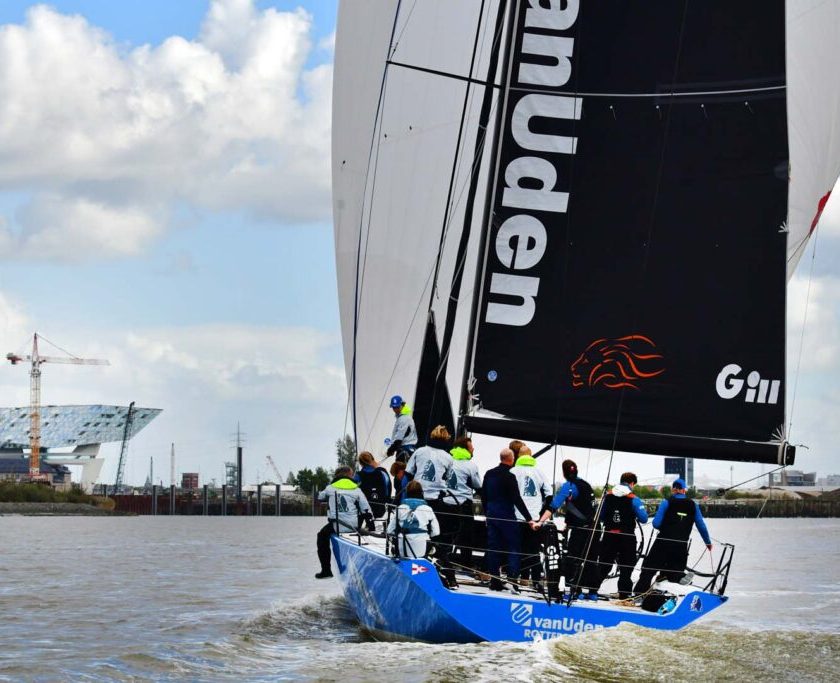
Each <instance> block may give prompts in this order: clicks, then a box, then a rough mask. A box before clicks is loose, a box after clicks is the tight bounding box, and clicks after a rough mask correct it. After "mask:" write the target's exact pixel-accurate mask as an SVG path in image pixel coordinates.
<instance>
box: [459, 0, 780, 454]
mask: <svg viewBox="0 0 840 683" xmlns="http://www.w3.org/2000/svg"><path fill="white" fill-rule="evenodd" d="M784 9H785V8H784V2H782V0H775V1H771V2H766V3H763V4H762V11H761V12H759V13H756V12H755V8H754V7H753V6H752V4H751V3H730V2H723V1H721V0H719V1H716V2H704V3H689V2H670V1H669V2H665V1H661V2H648V3H642V4H638V3H632V4H631V3H625V2H618V1H613V2H610V1H606V2H597V3H592V2H589V3H586V2H582V3H577V2H568V3H565V8H563V9H558V8H557V7H554V6H553V9H549V8H546V7H542V6H539V5H537V4H533V3H529V2H521V3H519V7H518V10H517V12H516V15H515V17H514V19H515V22H516V28H515V48H514V50H513V51H512V59H513V64H512V67H511V69H510V70H509V73H510V80H509V82H508V83H507V84H506V88H505V94H504V96H505V102H504V108H505V115H504V123H503V126H504V129H503V132H502V136H501V141H500V149H499V154H498V164H497V171H496V176H495V183H494V188H493V189H492V193H493V195H492V197H493V221H492V225H491V229H490V233H489V236H488V240H487V242H486V245H485V261H484V270H483V276H482V288H481V300H480V304H479V309H478V322H477V327H476V332H475V347H474V357H473V366H472V367H473V375H474V377H475V379H476V385H475V392H476V393H477V394H478V396H479V398H480V402H481V407H482V409H483V410H486V411H491V412H492V413H495V414H497V415H500V416H504V417H503V418H498V417H483V418H482V417H474V418H470V419H468V420H467V425H468V427H470V428H472V429H475V430H477V431H481V432H489V433H494V434H503V433H504V434H507V433H511V432H515V433H517V434H520V433H521V434H523V435H527V436H528V438H531V439H538V440H540V441H547V442H554V443H557V442H559V443H564V444H571V445H576V446H589V447H596V448H607V449H610V448H617V449H619V450H632V451H643V452H648V453H662V454H666V453H667V454H675V455H691V456H694V457H704V456H705V457H709V458H714V459H737V460H754V461H757V462H777V461H781V462H790V461H791V460H792V457H793V453H792V449H791V448H790V447H787V449H786V448H785V447H784V446H783V445H782V443H781V442H782V441H783V439H782V438H781V437H782V435H783V433H784V400H785V387H784V376H785V286H786V275H785V274H786V258H785V254H786V245H787V239H786V238H787V235H786V233H785V231H784V225H785V220H786V213H787V179H788V147H787V118H786V106H785V48H784V46H785V41H784V37H785V14H784ZM511 420H513V421H514V422H515V424H511V422H510V421H511Z"/></svg>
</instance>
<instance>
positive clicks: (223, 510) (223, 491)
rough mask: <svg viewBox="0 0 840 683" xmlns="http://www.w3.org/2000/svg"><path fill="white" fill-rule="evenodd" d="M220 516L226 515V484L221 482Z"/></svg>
mask: <svg viewBox="0 0 840 683" xmlns="http://www.w3.org/2000/svg"><path fill="white" fill-rule="evenodd" d="M222 517H227V484H222Z"/></svg>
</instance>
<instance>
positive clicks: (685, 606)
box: [332, 536, 727, 643]
mask: <svg viewBox="0 0 840 683" xmlns="http://www.w3.org/2000/svg"><path fill="white" fill-rule="evenodd" d="M332 548H333V553H334V554H335V559H336V562H337V564H338V570H339V575H340V577H341V582H342V585H343V588H344V595H345V596H346V598H347V601H348V602H349V603H350V605H351V606H352V608H353V610H354V611H355V612H356V616H357V617H358V619H359V621H360V622H361V624H362V626H364V627H365V628H366V629H368V630H370V631H373V632H378V633H386V634H392V635H396V636H399V637H402V638H409V639H413V640H421V641H425V642H430V643H472V642H480V641H500V640H509V641H532V640H544V639H550V638H557V637H559V636H562V635H570V634H574V633H581V632H584V631H594V630H597V629H602V628H609V627H611V626H618V625H619V624H621V623H631V624H636V625H638V626H644V627H646V628H657V629H663V630H669V631H674V630H677V629H680V628H682V627H683V626H686V625H688V624H690V623H691V622H693V621H694V620H696V619H697V618H699V617H701V616H703V615H704V614H708V613H709V612H711V611H712V610H713V609H715V608H717V607H719V606H720V605H722V604H723V603H724V602H726V600H727V598H725V597H723V596H720V595H714V594H712V593H704V592H701V591H695V592H692V593H689V594H688V595H686V596H684V597H682V598H681V599H680V601H679V602H678V603H677V606H676V608H675V609H674V610H673V611H672V612H670V613H668V614H663V615H660V614H654V613H652V612H645V611H642V610H640V609H638V608H632V607H620V606H618V605H612V604H610V603H608V602H604V601H600V602H592V603H587V602H584V601H580V602H577V601H576V602H573V603H572V604H571V605H570V606H568V607H567V606H566V605H558V604H551V605H548V604H546V602H545V601H541V600H534V599H532V598H529V597H524V596H522V597H520V596H516V595H513V594H510V593H501V594H490V595H471V594H469V593H465V592H456V591H450V590H448V589H447V588H445V587H444V586H443V583H441V580H440V577H439V576H438V573H437V571H436V570H435V567H434V566H433V565H432V564H431V563H430V562H428V561H427V560H394V559H392V558H389V557H386V556H385V555H383V554H382V553H381V552H377V551H375V550H370V549H368V548H366V547H364V546H359V545H358V544H357V543H355V542H352V541H350V540H347V539H344V538H340V537H337V536H333V538H332Z"/></svg>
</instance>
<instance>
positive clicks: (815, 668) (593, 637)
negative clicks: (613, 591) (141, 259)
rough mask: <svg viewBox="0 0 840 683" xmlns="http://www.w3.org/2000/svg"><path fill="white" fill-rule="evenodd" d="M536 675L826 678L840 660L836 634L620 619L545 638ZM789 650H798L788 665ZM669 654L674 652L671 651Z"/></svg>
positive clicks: (839, 638)
mask: <svg viewBox="0 0 840 683" xmlns="http://www.w3.org/2000/svg"><path fill="white" fill-rule="evenodd" d="M547 645H548V646H549V647H550V648H551V662H550V663H546V666H545V669H544V671H542V672H541V673H543V674H545V675H547V676H548V677H551V675H552V674H554V675H556V674H559V673H571V674H574V675H576V676H582V677H583V678H591V679H594V680H599V681H626V680H628V679H630V678H631V677H637V678H638V677H639V676H640V675H641V677H642V678H645V679H648V680H662V681H665V680H668V681H674V680H678V681H679V680H719V681H721V680H732V681H739V680H777V681H779V680H796V681H802V680H824V679H825V675H826V673H827V672H831V671H836V670H837V667H838V666H840V635H838V634H832V633H813V632H810V631H791V630H784V631H778V630H773V631H762V630H748V629H744V628H733V627H708V626H695V627H690V628H687V629H685V630H683V631H656V632H654V631H650V630H647V629H643V628H639V627H636V626H630V625H623V626H619V627H618V628H616V629H612V630H611V631H609V632H606V631H597V632H592V633H586V634H582V635H580V636H570V637H567V638H561V639H558V640H553V641H550V643H547ZM791 652H796V653H797V656H796V660H797V661H796V662H795V666H794V667H793V668H792V664H794V663H793V662H791V655H790V653H791ZM675 653H679V654H678V655H676V656H675Z"/></svg>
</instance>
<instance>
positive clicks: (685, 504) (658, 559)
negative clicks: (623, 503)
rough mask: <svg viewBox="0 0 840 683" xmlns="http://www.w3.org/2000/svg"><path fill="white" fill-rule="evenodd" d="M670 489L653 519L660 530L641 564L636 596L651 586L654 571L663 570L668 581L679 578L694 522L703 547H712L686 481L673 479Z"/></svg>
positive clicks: (686, 560)
mask: <svg viewBox="0 0 840 683" xmlns="http://www.w3.org/2000/svg"><path fill="white" fill-rule="evenodd" d="M671 489H672V490H673V494H672V495H671V497H670V498H667V499H665V500H663V501H662V502H661V503H660V504H659V509H658V510H657V511H656V517H654V518H653V526H654V528H655V529H659V535H658V536H657V537H656V540H655V541H654V543H653V546H652V547H651V549H650V552H649V553H648V555H647V557H646V558H645V561H644V562H643V563H642V573H641V575H640V576H639V580H638V581H637V582H636V587H635V589H634V590H635V592H636V594H637V595H638V594H640V593H646V592H647V591H648V590H649V589H650V584H651V583H652V581H653V577H654V575H655V574H656V572H662V573H663V574H664V576H665V579H666V580H667V581H679V580H680V579H681V578H682V577H683V576H684V574H685V566H686V564H687V563H688V538H689V536H691V529H692V527H694V526H695V525H696V526H697V531H699V532H700V535H701V536H702V537H703V542H704V543H705V544H706V548H707V549H708V550H709V551H711V549H712V539H711V537H710V536H709V530H708V528H707V527H706V521H705V520H704V519H703V513H702V512H700V506H699V505H698V504H697V503H696V502H695V501H693V500H691V499H690V498H687V497H686V495H685V491H686V488H685V480H683V479H682V478H679V479H676V480H675V481H674V483H673V484H672V485H671Z"/></svg>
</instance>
